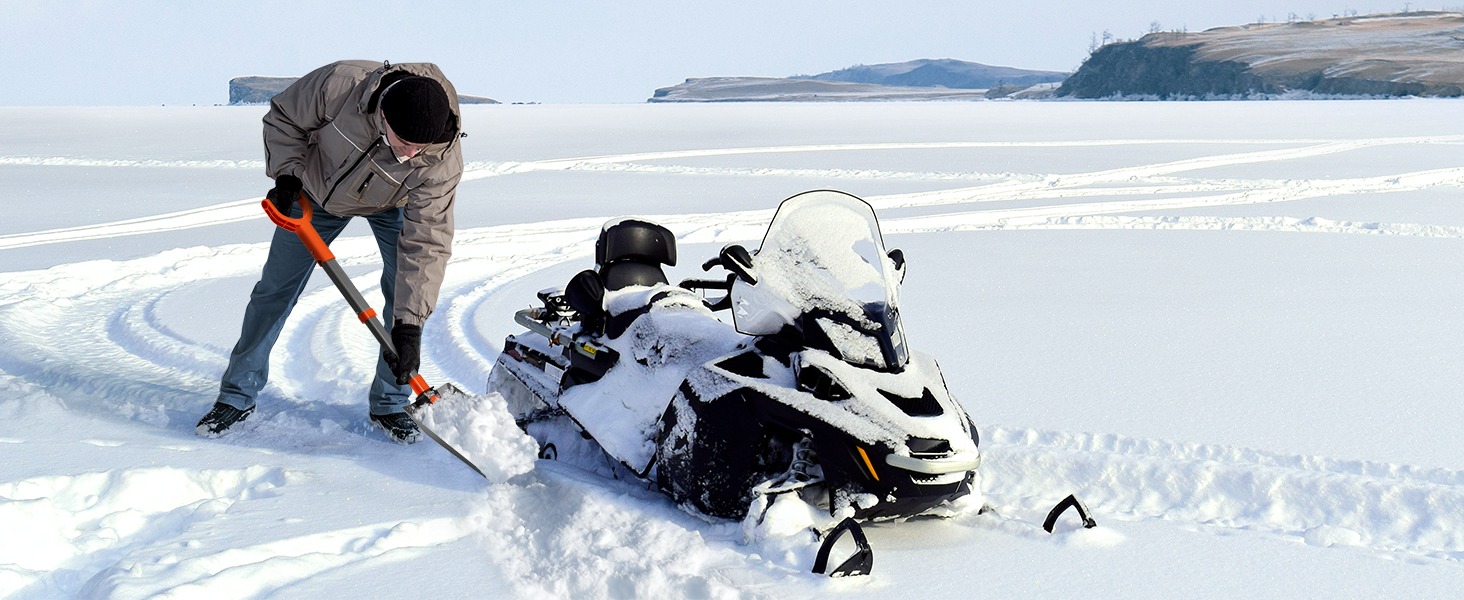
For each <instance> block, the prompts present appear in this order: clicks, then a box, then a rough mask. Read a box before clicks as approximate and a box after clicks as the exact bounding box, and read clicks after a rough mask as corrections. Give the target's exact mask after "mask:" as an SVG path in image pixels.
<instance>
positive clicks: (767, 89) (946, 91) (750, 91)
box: [650, 59, 1067, 102]
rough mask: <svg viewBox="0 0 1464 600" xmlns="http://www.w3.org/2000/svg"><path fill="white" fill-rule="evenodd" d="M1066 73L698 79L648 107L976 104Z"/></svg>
mask: <svg viewBox="0 0 1464 600" xmlns="http://www.w3.org/2000/svg"><path fill="white" fill-rule="evenodd" d="M1065 77H1067V74H1066V73H1057V72H1052V71H1033V70H1028V69H1016V68H1012V67H993V66H989V65H983V64H980V63H974V62H967V61H961V60H953V59H939V60H931V59H920V60H912V61H906V62H902V63H886V64H877V65H856V66H853V67H849V68H845V69H839V70H837V71H830V72H827V73H819V74H817V75H794V76H792V77H699V78H692V79H687V80H686V81H685V82H682V83H680V84H677V85H674V86H669V87H664V88H660V89H657V90H656V91H655V93H654V94H653V95H652V96H651V98H650V101H651V102H767V101H777V102H819V101H851V100H865V101H886V100H976V99H981V98H985V97H987V94H986V91H987V90H988V89H991V88H997V87H1002V88H1004V89H1005V90H1006V91H1005V92H1004V95H1007V94H1011V93H1012V92H1013V91H1016V90H1020V89H1025V88H1028V87H1032V86H1035V85H1039V84H1047V83H1054V82H1060V81H1062V80H1063V78H1065Z"/></svg>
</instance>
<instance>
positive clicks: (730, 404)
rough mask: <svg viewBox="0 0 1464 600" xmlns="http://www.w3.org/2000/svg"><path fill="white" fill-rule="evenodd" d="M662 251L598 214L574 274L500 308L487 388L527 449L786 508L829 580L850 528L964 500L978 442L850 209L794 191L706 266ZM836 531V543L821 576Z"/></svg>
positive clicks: (722, 514) (682, 501)
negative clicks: (920, 348) (909, 338)
mask: <svg viewBox="0 0 1464 600" xmlns="http://www.w3.org/2000/svg"><path fill="white" fill-rule="evenodd" d="M676 262H677V256H676V243H675V236H674V235H673V234H672V232H671V231H670V230H668V229H667V228H665V227H663V226H661V225H658V224H655V223H652V222H649V221H645V220H640V219H630V218H627V219H616V220H613V221H611V222H608V223H606V224H605V226H604V227H602V228H601V231H600V234H599V237H598V240H597V241H596V243H595V267H594V268H593V269H588V270H584V271H581V272H580V273H578V274H577V275H575V276H574V277H573V278H571V279H570V281H569V282H568V283H567V284H566V285H565V286H563V287H556V288H551V289H546V290H543V291H541V292H539V294H538V300H539V303H538V305H537V306H534V307H533V308H529V309H524V310H521V311H519V312H518V313H517V314H516V315H515V320H516V321H517V322H518V323H519V324H520V325H522V326H524V327H525V328H526V329H527V331H524V332H523V333H519V334H514V335H509V336H508V337H507V339H505V341H504V345H503V351H502V353H501V354H500V355H499V356H498V358H497V360H496V362H495V364H494V367H493V369H492V372H491V373H490V375H489V389H490V391H497V392H499V393H501V394H503V395H504V397H505V398H506V400H507V401H508V405H509V407H510V410H511V411H512V412H513V414H514V418H515V420H516V421H517V422H518V424H519V426H520V427H522V428H523V429H524V430H525V431H526V432H528V433H529V435H530V436H532V437H533V438H534V439H535V440H536V441H538V442H539V444H540V449H541V452H540V457H541V458H553V459H558V460H565V461H571V462H573V463H575V464H577V465H579V466H582V467H585V468H587V469H590V470H602V471H604V472H606V473H608V474H610V475H613V476H617V477H618V476H620V475H621V474H622V473H629V474H631V475H633V476H634V477H637V478H639V479H641V480H643V481H645V482H646V483H647V484H649V485H652V486H655V487H656V488H657V489H659V490H660V491H661V492H664V493H665V494H666V495H668V496H669V497H670V498H671V499H672V500H673V501H674V502H676V503H677V504H679V505H681V506H683V507H689V508H690V509H693V510H695V511H696V512H699V513H701V514H704V515H708V516H710V517H716V518H723V519H732V520H743V522H744V524H746V523H748V522H755V521H756V520H758V519H761V518H762V516H763V515H764V514H766V511H768V510H769V508H770V507H771V506H772V504H773V503H774V502H781V501H784V500H785V499H792V500H793V501H798V502H805V503H807V504H808V505H809V506H813V507H816V508H817V512H818V513H820V514H821V515H823V518H822V519H821V520H820V522H819V523H817V524H815V526H816V529H817V533H819V534H820V536H821V538H822V540H823V541H822V544H821V546H820V548H819V550H818V555H817V559H816V560H815V564H814V570H815V571H816V572H825V571H827V572H828V573H829V574H830V575H853V574H865V573H868V572H869V570H870V568H871V567H872V562H873V555H872V551H871V550H870V548H869V546H868V543H867V541H866V538H865V537H864V535H863V532H862V531H861V528H860V525H859V522H861V521H865V522H867V521H869V520H883V519H900V518H908V517H913V516H919V515H926V514H932V513H939V512H940V511H941V510H943V509H948V508H949V506H950V505H951V503H953V502H955V501H957V500H961V499H964V500H965V501H968V502H969V501H971V496H973V495H974V496H975V497H976V498H975V505H976V506H980V502H979V494H980V484H979V467H980V465H981V452H980V450H979V447H978V443H979V435H978V433H977V430H976V427H975V425H974V424H973V422H972V420H971V419H970V418H969V417H968V416H967V413H966V411H965V410H964V408H962V406H961V404H959V403H958V402H956V401H955V400H954V399H953V398H952V397H951V395H950V392H949V391H948V390H947V388H946V385H945V381H944V379H943V378H942V376H941V371H940V368H939V366H937V364H936V362H935V360H934V359H932V358H931V357H929V356H927V355H924V354H921V353H919V352H914V351H912V350H910V349H909V348H908V347H907V345H906V340H905V333H904V328H903V326H902V324H901V319H900V305H899V301H898V293H897V292H898V289H899V284H900V282H901V281H902V280H903V278H904V275H905V260H904V255H903V253H902V252H901V251H900V250H898V249H892V250H886V248H885V245H884V241H883V238H882V235H881V233H880V229H879V224H878V221H877V220H876V218H875V214H874V210H873V209H872V208H871V207H870V206H869V204H867V203H866V202H864V201H863V200H861V199H859V198H857V197H855V196H852V195H849V194H846V193H843V192H838V191H831V190H819V191H811V192H805V193H802V194H798V195H796V196H793V197H791V198H788V199H787V200H784V201H783V202H782V204H781V205H780V206H779V207H778V209H777V212H776V214H775V215H774V217H773V219H772V221H771V223H770V224H769V226H768V229H767V233H766V235H765V236H764V237H763V240H762V243H761V245H760V247H759V248H758V249H757V250H756V251H749V250H747V249H746V248H744V247H743V246H740V245H735V244H734V245H728V246H725V247H724V248H722V250H721V251H720V252H719V253H718V254H717V255H716V256H715V257H712V258H711V259H709V260H707V261H706V262H705V263H704V264H703V265H702V269H703V270H704V271H708V272H711V271H713V270H714V269H720V270H721V271H722V272H724V273H723V274H724V275H725V276H723V277H716V276H709V277H707V278H694V279H688V280H685V281H682V282H680V283H679V284H677V285H672V284H671V283H670V282H669V281H668V279H667V276H666V274H665V271H664V268H663V267H665V266H675V265H676ZM719 314H730V321H731V323H730V324H729V323H727V321H725V320H723V319H721V318H719ZM845 534H852V539H853V540H854V542H855V549H854V551H853V552H852V553H851V555H850V556H849V558H848V559H847V560H844V561H843V562H842V563H841V564H839V565H837V566H835V567H834V568H833V569H832V570H829V569H828V565H827V560H828V556H829V553H830V551H831V548H832V547H833V545H834V543H835V542H836V541H837V540H838V539H839V538H841V537H843V536H844V535H845ZM846 546H847V544H844V545H843V547H846Z"/></svg>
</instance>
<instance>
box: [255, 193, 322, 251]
mask: <svg viewBox="0 0 1464 600" xmlns="http://www.w3.org/2000/svg"><path fill="white" fill-rule="evenodd" d="M295 201H296V202H299V203H300V208H301V210H302V211H303V213H302V214H301V215H300V217H299V218H296V219H292V218H290V216H289V215H286V214H285V213H282V212H280V210H279V209H278V208H276V207H275V203H274V202H273V201H271V200H270V199H269V198H265V199H264V201H263V202H261V203H260V204H261V205H263V206H264V214H266V215H268V216H269V220H270V221H273V222H274V224H275V225H278V226H279V227H280V229H284V230H285V231H290V232H294V234H295V235H297V236H299V237H300V242H301V243H303V244H305V249H306V250H309V251H310V256H312V257H314V258H315V262H320V263H323V262H325V261H328V260H335V254H334V253H333V252H331V251H330V246H327V245H326V244H325V240H322V239H320V234H319V233H317V232H316V231H315V227H314V226H312V225H311V224H310V219H311V217H313V216H314V215H315V211H314V209H312V208H310V200H309V199H308V198H306V197H305V194H304V193H300V194H298V195H297V196H296V197H295Z"/></svg>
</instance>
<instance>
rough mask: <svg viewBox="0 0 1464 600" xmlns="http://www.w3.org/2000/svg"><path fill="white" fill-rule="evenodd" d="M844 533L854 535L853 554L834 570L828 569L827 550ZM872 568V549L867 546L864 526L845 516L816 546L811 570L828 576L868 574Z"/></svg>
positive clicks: (830, 548) (867, 540) (832, 547)
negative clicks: (816, 550)
mask: <svg viewBox="0 0 1464 600" xmlns="http://www.w3.org/2000/svg"><path fill="white" fill-rule="evenodd" d="M846 533H847V534H852V535H853V536H854V547H855V549H854V554H853V555H851V556H850V557H849V558H847V559H845V560H844V562H843V563H841V564H840V565H839V566H838V567H836V568H834V570H832V571H829V570H828V567H829V552H830V551H832V550H833V549H834V544H835V543H837V542H838V541H839V538H841V537H843V536H844V534H846ZM872 570H874V550H872V549H870V547H869V539H868V538H866V537H864V528H862V527H860V526H859V524H858V523H856V522H854V518H853V517H845V518H844V520H843V521H841V522H840V523H839V524H838V526H836V527H834V528H833V529H832V530H831V531H829V534H828V536H827V537H825V538H824V541H823V544H821V545H819V547H818V556H816V557H815V558H814V560H813V572H814V573H827V574H828V576H829V577H845V576H850V575H868V574H869V573H870V571H872Z"/></svg>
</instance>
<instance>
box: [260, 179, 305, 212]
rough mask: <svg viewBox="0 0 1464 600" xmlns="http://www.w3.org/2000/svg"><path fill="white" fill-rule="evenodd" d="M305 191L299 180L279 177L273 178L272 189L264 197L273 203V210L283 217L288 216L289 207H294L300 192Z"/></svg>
mask: <svg viewBox="0 0 1464 600" xmlns="http://www.w3.org/2000/svg"><path fill="white" fill-rule="evenodd" d="M303 189H305V186H304V184H302V183H300V178H299V177H296V176H294V175H280V176H279V177H276V178H275V186H274V189H271V190H270V191H269V193H267V194H265V195H264V197H265V198H268V199H269V200H270V202H274V205H275V208H276V209H279V211H280V213H281V214H283V215H285V216H287V217H288V216H290V207H291V206H294V205H295V199H296V198H299V197H300V191H301V190H303Z"/></svg>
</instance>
